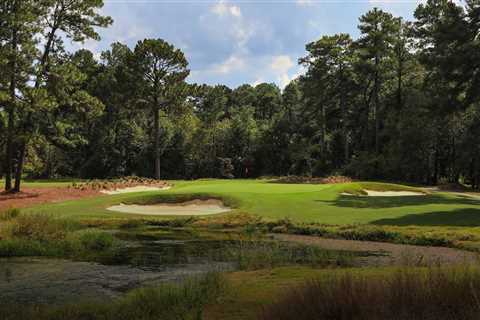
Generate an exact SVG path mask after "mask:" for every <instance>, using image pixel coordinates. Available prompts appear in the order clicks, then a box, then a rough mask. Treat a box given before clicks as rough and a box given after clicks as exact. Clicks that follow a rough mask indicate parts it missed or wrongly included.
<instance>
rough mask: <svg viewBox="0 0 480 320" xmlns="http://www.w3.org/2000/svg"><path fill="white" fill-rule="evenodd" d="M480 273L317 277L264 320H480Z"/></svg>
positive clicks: (271, 308) (432, 271)
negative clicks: (479, 298)
mask: <svg viewBox="0 0 480 320" xmlns="http://www.w3.org/2000/svg"><path fill="white" fill-rule="evenodd" d="M479 296H480V271H479V269H471V268H458V269H440V268H431V269H426V270H425V269H422V270H419V269H408V268H405V269H403V270H399V271H396V272H395V273H394V274H391V275H388V276H380V277H379V276H375V277H373V276H361V275H358V274H354V273H349V274H347V275H344V276H341V277H332V278H329V279H318V280H314V281H310V282H308V283H306V284H304V285H303V286H301V287H299V288H297V289H295V290H290V291H289V293H288V294H287V295H285V296H284V297H282V298H281V299H280V300H279V301H277V302H275V303H273V304H272V305H270V306H268V307H266V308H265V310H264V312H263V316H262V319H264V320H270V319H275V320H293V319H295V320H303V319H305V320H306V319H357V320H383V319H391V320H416V319H418V320H420V319H421V320H451V319H462V320H470V319H471V320H474V319H479V318H480V302H479V300H478V297H479Z"/></svg>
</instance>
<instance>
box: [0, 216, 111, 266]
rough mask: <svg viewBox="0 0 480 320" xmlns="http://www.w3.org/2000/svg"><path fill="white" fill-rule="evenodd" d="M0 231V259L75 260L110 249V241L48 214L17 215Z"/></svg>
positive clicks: (94, 231) (108, 237) (93, 231)
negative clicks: (19, 257)
mask: <svg viewBox="0 0 480 320" xmlns="http://www.w3.org/2000/svg"><path fill="white" fill-rule="evenodd" d="M6 223H7V225H6V226H4V228H3V230H2V241H1V242H0V257H14V256H49V257H67V258H79V259H82V258H83V257H87V256H88V257H91V256H92V254H96V253H100V252H105V251H108V250H110V249H111V248H113V246H114V237H113V235H111V234H110V233H107V232H103V231H99V230H96V229H83V230H82V229H81V226H80V225H79V224H77V223H73V222H71V221H68V220H64V219H57V218H55V217H53V216H51V215H48V214H19V215H18V216H16V217H15V218H12V219H10V220H8V222H6Z"/></svg>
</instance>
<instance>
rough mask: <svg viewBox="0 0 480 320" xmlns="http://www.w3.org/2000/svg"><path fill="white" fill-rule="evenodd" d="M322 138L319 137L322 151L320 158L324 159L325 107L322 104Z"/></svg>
mask: <svg viewBox="0 0 480 320" xmlns="http://www.w3.org/2000/svg"><path fill="white" fill-rule="evenodd" d="M321 130H322V137H321V141H320V143H321V149H322V157H323V158H325V149H326V146H325V144H326V142H325V141H326V136H327V115H326V111H325V106H324V105H323V104H322V127H321Z"/></svg>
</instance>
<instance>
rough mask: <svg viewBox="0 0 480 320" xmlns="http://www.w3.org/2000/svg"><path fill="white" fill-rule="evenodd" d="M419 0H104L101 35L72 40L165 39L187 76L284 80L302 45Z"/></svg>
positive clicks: (237, 81)
mask: <svg viewBox="0 0 480 320" xmlns="http://www.w3.org/2000/svg"><path fill="white" fill-rule="evenodd" d="M418 3H419V2H418V1H414V0H411V1H405V0H396V1H395V0H384V1H373V0H370V1H369V0H356V1H355V0H350V1H339V0H323V1H315V0H272V1H269V0H257V1H254V0H237V1H235V0H216V1H213V0H197V1H194V0H183V1H182V0H177V1H175V0H169V1H164V0H105V6H104V8H103V9H102V13H103V14H106V15H110V16H111V17H112V18H113V19H114V24H113V25H112V26H111V27H110V28H108V29H104V30H100V35H101V37H102V40H101V41H100V42H95V41H88V42H86V43H84V44H75V47H76V48H79V47H84V48H87V49H89V50H92V51H94V52H95V53H96V54H99V53H100V52H101V51H102V50H105V49H106V48H108V47H109V45H110V44H111V43H112V42H115V41H119V42H122V43H125V44H127V45H129V46H130V47H132V48H133V47H134V46H135V43H136V42H137V41H138V40H140V39H144V38H162V39H165V40H166V41H168V42H170V43H172V44H173V45H175V46H176V47H178V48H181V49H182V50H183V51H184V52H185V54H186V56H187V58H188V60H189V63H190V70H191V75H190V77H189V79H188V81H189V82H197V83H207V84H212V85H214V84H219V83H221V84H226V85H228V86H230V87H232V88H234V87H237V86H239V85H241V84H243V83H250V84H256V83H260V82H275V83H277V84H278V85H279V86H280V87H283V86H285V84H287V83H288V82H289V81H290V80H291V79H293V78H295V77H296V76H298V74H300V73H301V72H302V69H301V67H300V66H298V63H297V61H298V58H299V57H301V56H304V55H305V44H306V43H308V42H311V41H314V40H316V39H318V38H320V37H321V36H322V35H326V34H335V33H340V32H347V33H350V34H351V35H352V36H353V37H357V36H358V31H357V28H356V27H357V24H358V17H359V16H360V15H362V14H363V13H365V12H366V11H368V10H369V9H371V8H373V7H374V6H377V7H380V8H382V9H385V10H388V11H389V12H391V13H392V14H394V15H396V16H403V17H404V18H406V19H411V18H412V13H413V11H414V9H415V7H416V6H417V5H418Z"/></svg>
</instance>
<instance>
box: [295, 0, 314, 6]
mask: <svg viewBox="0 0 480 320" xmlns="http://www.w3.org/2000/svg"><path fill="white" fill-rule="evenodd" d="M295 3H296V4H298V5H299V6H311V5H312V4H313V0H295Z"/></svg>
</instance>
